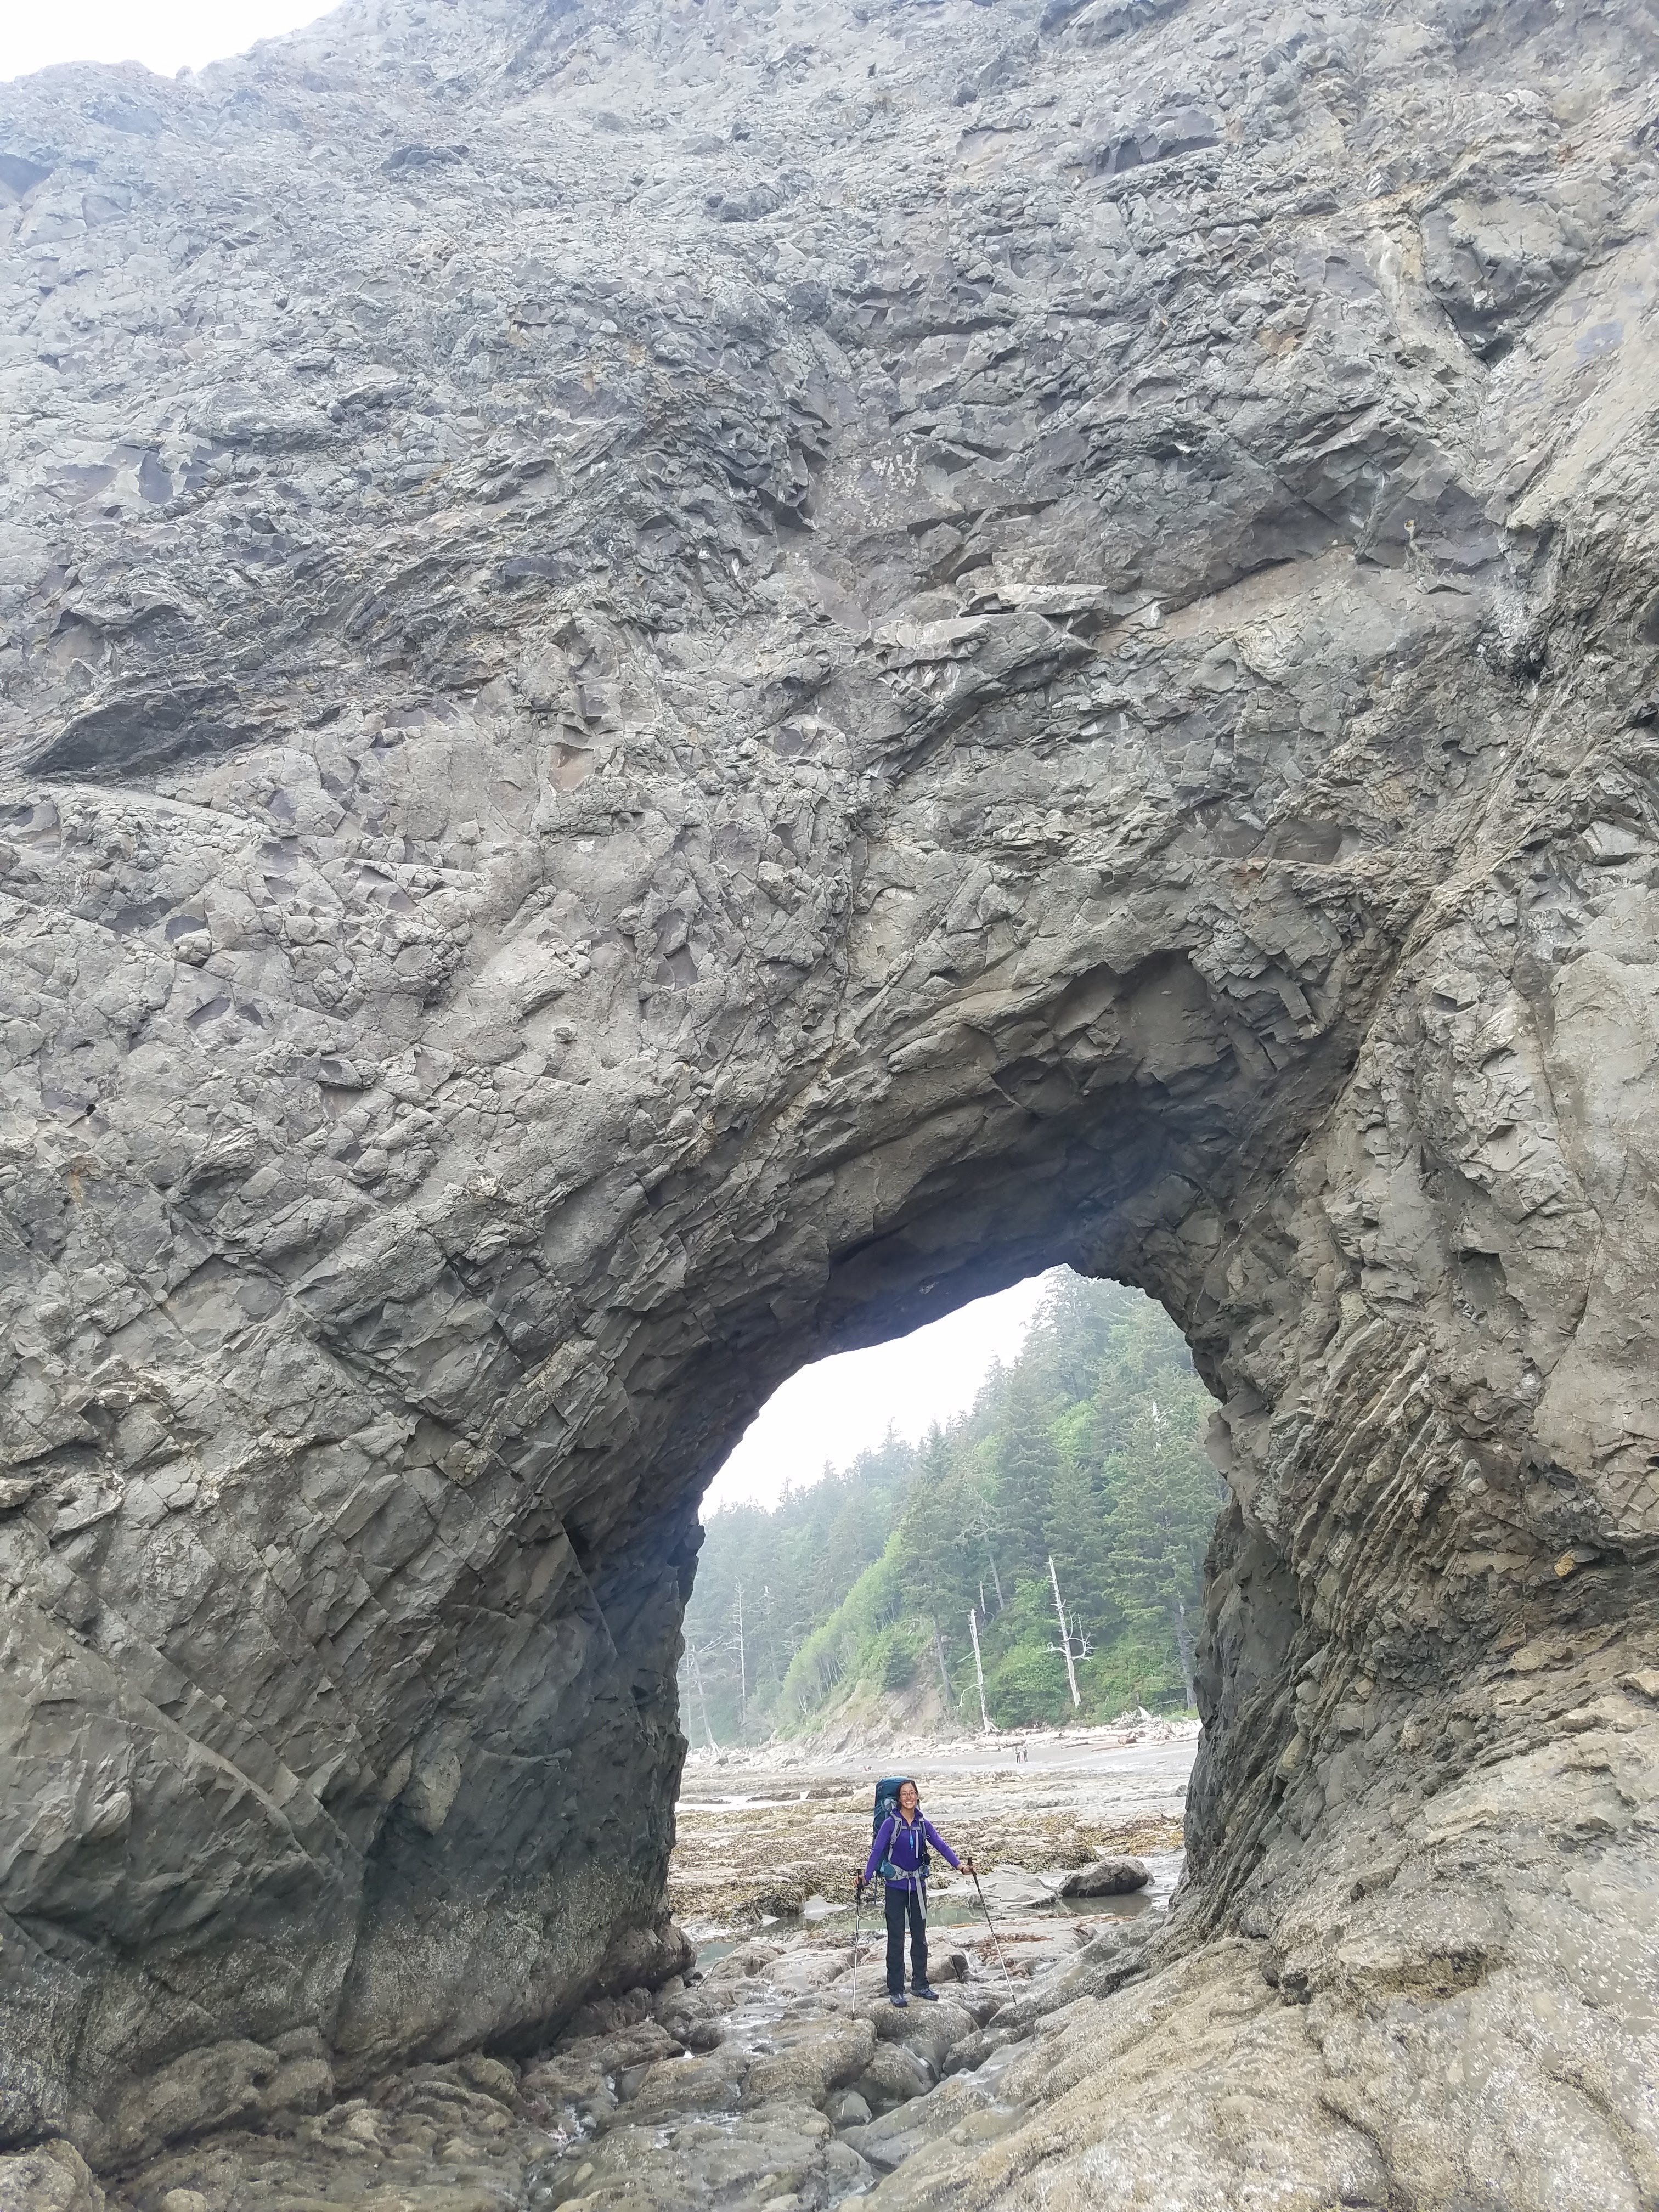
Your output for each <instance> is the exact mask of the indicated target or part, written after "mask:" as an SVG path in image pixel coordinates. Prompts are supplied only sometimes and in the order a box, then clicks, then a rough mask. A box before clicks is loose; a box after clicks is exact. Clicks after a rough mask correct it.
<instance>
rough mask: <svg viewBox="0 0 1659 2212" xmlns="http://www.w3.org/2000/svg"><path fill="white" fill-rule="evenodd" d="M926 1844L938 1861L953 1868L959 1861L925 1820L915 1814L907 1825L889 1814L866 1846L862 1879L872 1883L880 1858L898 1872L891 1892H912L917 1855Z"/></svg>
mask: <svg viewBox="0 0 1659 2212" xmlns="http://www.w3.org/2000/svg"><path fill="white" fill-rule="evenodd" d="M927 1844H932V1845H933V1849H934V1850H936V1851H937V1852H938V1853H939V1856H940V1857H941V1858H945V1859H948V1860H949V1861H950V1863H951V1865H952V1866H953V1867H959V1866H960V1865H961V1864H962V1861H961V1860H960V1859H959V1858H958V1857H957V1855H956V1853H955V1852H954V1851H953V1850H951V1846H950V1845H949V1844H947V1843H946V1842H945V1838H944V1837H943V1836H941V1835H940V1833H939V1830H938V1829H937V1828H936V1827H935V1826H933V1822H932V1821H931V1820H924V1819H923V1818H922V1816H921V1813H920V1812H918V1813H917V1814H916V1817H915V1820H910V1821H907V1820H905V1819H904V1818H903V1816H902V1814H898V1813H890V1814H888V1816H887V1818H886V1819H885V1820H884V1821H883V1822H882V1824H881V1826H880V1827H879V1828H878V1829H877V1831H876V1840H875V1842H874V1843H873V1844H871V1846H870V1863H869V1864H868V1865H867V1866H866V1868H865V1869H864V1879H865V1880H866V1881H873V1880H874V1879H875V1872H876V1869H877V1868H878V1866H879V1865H880V1864H881V1863H882V1861H883V1860H884V1858H890V1859H891V1861H892V1862H893V1864H894V1865H895V1866H896V1868H897V1869H898V1879H897V1880H896V1881H894V1882H893V1883H892V1884H891V1885H890V1887H893V1888H894V1889H914V1888H915V1886H916V1884H915V1875H916V1869H917V1868H918V1867H919V1866H920V1865H921V1854H922V1851H923V1850H924V1848H925V1846H926V1845H927Z"/></svg>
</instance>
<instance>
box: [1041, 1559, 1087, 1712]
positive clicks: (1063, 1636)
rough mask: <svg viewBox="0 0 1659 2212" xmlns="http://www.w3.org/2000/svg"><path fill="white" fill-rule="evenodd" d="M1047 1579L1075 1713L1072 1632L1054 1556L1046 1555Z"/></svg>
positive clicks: (1076, 1693) (1075, 1684)
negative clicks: (1052, 1594) (1057, 1621)
mask: <svg viewBox="0 0 1659 2212" xmlns="http://www.w3.org/2000/svg"><path fill="white" fill-rule="evenodd" d="M1048 1579H1049V1581H1050V1582H1051V1583H1053V1584H1054V1611H1055V1613H1057V1614H1058V1615H1059V1617H1060V1651H1061V1653H1062V1655H1063V1656H1064V1657H1065V1661H1066V1680H1067V1681H1068V1682H1069V1683H1070V1684H1071V1686H1072V1710H1073V1711H1074V1712H1075V1711H1076V1710H1077V1708H1078V1707H1079V1705H1081V1704H1082V1703H1083V1700H1082V1699H1081V1698H1080V1697H1079V1695H1078V1691H1077V1668H1076V1666H1075V1665H1074V1663H1073V1659H1072V1632H1071V1630H1070V1629H1069V1628H1067V1627H1066V1608H1065V1607H1064V1606H1063V1605H1062V1604H1061V1603H1060V1577H1059V1576H1058V1575H1057V1574H1056V1573H1055V1572H1054V1554H1053V1553H1049V1555H1048Z"/></svg>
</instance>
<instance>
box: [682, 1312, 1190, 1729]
mask: <svg viewBox="0 0 1659 2212" xmlns="http://www.w3.org/2000/svg"><path fill="white" fill-rule="evenodd" d="M1211 1410H1212V1400H1211V1399H1210V1397H1209V1396H1208V1395H1207V1393H1206V1391H1205V1389H1204V1388H1203V1385H1202V1384H1201V1383H1200V1382H1199V1380H1198V1377H1197V1376H1196V1375H1195V1374H1194V1371H1193V1365H1192V1360H1191V1358H1190V1356H1189V1355H1188V1350H1187V1346H1186V1344H1185V1342H1184V1341H1183V1340H1182V1336H1181V1334H1180V1333H1179V1331H1178V1330H1177V1329H1176V1328H1175V1326H1174V1324H1173V1323H1172V1322H1170V1319H1169V1318H1168V1316H1166V1315H1165V1314H1164V1312H1163V1311H1162V1310H1160V1309H1159V1308H1158V1307H1157V1306H1155V1305H1154V1304H1152V1301H1151V1300H1150V1299H1148V1298H1146V1297H1142V1296H1141V1295H1140V1294H1139V1292H1138V1291H1129V1290H1126V1289H1124V1288H1123V1287H1122V1286H1121V1285H1118V1284H1115V1283H1099V1282H1090V1281H1086V1280H1085V1279H1083V1278H1082V1277H1081V1276H1078V1275H1073V1274H1072V1273H1069V1272H1068V1271H1066V1270H1060V1271H1059V1272H1058V1273H1056V1274H1055V1275H1054V1277H1053V1278H1052V1279H1051V1281H1050V1283H1049V1285H1048V1290H1047V1291H1046V1293H1045V1296H1044V1299H1043V1303H1042V1307H1041V1308H1040V1309H1039V1311H1038V1314H1037V1317H1036V1321H1035V1322H1034V1323H1033V1325H1032V1327H1031V1329H1030V1334H1028V1336H1027V1338H1026V1340H1025V1343H1024V1348H1023V1350H1022V1351H1021V1352H1020V1355H1019V1357H1018V1358H1017V1359H1016V1360H1015V1361H1014V1362H1013V1364H1012V1365H1011V1366H1006V1367H1005V1366H997V1367H995V1368H994V1369H993V1370H992V1371H991V1373H990V1374H989V1375H988V1376H987V1378H986V1381H985V1383H984V1386H983V1388H982V1389H981V1391H980V1394H979V1396H978V1399H977V1400H976V1401H975V1405H974V1407H973V1408H972V1410H971V1411H970V1412H969V1413H965V1414H963V1416H962V1417H961V1418H960V1419H957V1420H955V1421H952V1422H951V1425H949V1426H948V1427H946V1428H943V1429H940V1428H935V1429H934V1430H933V1431H932V1433H931V1434H930V1435H929V1436H928V1437H927V1438H926V1439H925V1440H924V1441H923V1442H922V1443H921V1444H920V1445H912V1444H910V1443H906V1442H904V1441H903V1440H902V1438H900V1437H896V1436H892V1435H890V1436H889V1437H888V1440H887V1442H886V1443H884V1445H883V1446H882V1447H881V1449H879V1450H877V1451H871V1452H866V1453H863V1454H862V1455H860V1457H859V1458H858V1459H857V1460H856V1461H855V1462H854V1464H853V1465H852V1466H851V1467H850V1468H844V1469H841V1470H836V1469H833V1468H826V1469H825V1471H824V1474H823V1478H822V1480H819V1481H817V1482H815V1483H813V1484H812V1485H811V1486H810V1487H808V1488H806V1489H804V1490H793V1491H790V1492H787V1493H786V1495H785V1497H784V1498H783V1500H782V1502H781V1504H779V1505H777V1506H776V1507H775V1508H774V1509H772V1510H767V1509H765V1508H763V1507H761V1506H757V1505H740V1506H733V1507H730V1508H728V1509H726V1510H724V1511H722V1512H718V1513H715V1514H714V1515H713V1516H711V1517H710V1519H709V1522H708V1534H707V1537H706V1540H705V1542H704V1545H703V1549H702V1559H701V1561H700V1563H699V1565H698V1568H697V1580H696V1589H695V1591H694V1592H693V1595H692V1599H691V1603H690V1607H689V1609H688V1611H687V1613H686V1621H685V1633H686V1653H685V1658H684V1662H683V1663H682V1666H681V1670H680V1699H681V1706H680V1710H681V1714H682V1720H683V1725H684V1729H685V1730H686V1733H687V1735H689V1736H690V1739H691V1741H692V1742H693V1743H694V1744H702V1743H704V1742H708V1741H713V1742H715V1743H718V1744H731V1743H736V1742H742V1741H750V1742H753V1741H759V1740H761V1739H763V1738H764V1737H766V1736H768V1735H773V1734H786V1735H787V1734H796V1733H800V1732H803V1731H805V1730H807V1729H814V1728H817V1727H820V1726H823V1725H825V1724H826V1723H830V1722H832V1721H833V1720H834V1719H835V1717H836V1715H837V1714H838V1713H840V1712H842V1711H851V1710H853V1709H854V1708H855V1707H857V1706H859V1705H864V1706H866V1707H867V1706H871V1705H877V1704H883V1703H884V1704H887V1705H891V1706H892V1707H894V1708H895V1709H896V1710H901V1711H903V1712H905V1713H906V1714H907V1715H908V1716H910V1717H913V1718H914V1719H915V1721H916V1722H917V1723H920V1722H921V1720H922V1718H923V1717H926V1716H929V1715H930V1716H931V1717H932V1718H933V1721H934V1722H935V1723H939V1722H940V1720H941V1719H942V1720H943V1722H944V1723H945V1725H947V1726H949V1727H951V1728H952V1729H956V1728H963V1727H974V1728H976V1727H978V1726H979V1724H980V1699H979V1688H978V1681H977V1677H976V1674H975V1659H974V1648H973V1638H974V1635H975V1632H976V1633H977V1636H978V1639H979V1644H980V1655H981V1664H982V1667H983V1671H984V1679H985V1702H986V1706H987V1711H988V1713H989V1717H990V1719H991V1720H992V1722H993V1723H994V1724H995V1725H997V1726H999V1727H1003V1728H1011V1727H1015V1726H1018V1725H1019V1724H1021V1723H1030V1722H1036V1721H1058V1720H1060V1719H1063V1718H1066V1717H1073V1716H1075V1717H1079V1718H1082V1719H1085V1720H1103V1719H1109V1718H1110V1717H1112V1716H1114V1715H1115V1714H1117V1713H1119V1712H1121V1711H1124V1710H1125V1709H1126V1708H1129V1707H1133V1706H1135V1705H1146V1706H1149V1707H1152V1708H1153V1709H1155V1710H1162V1711H1174V1710H1178V1709H1180V1708H1182V1707H1185V1706H1188V1705H1191V1703H1192V1697H1193V1687H1192V1663H1193V1643H1194V1633H1195V1630H1196V1626H1197V1620H1198V1607H1199V1575H1200V1566H1201V1564H1202V1561H1203V1557H1204V1551H1205V1547H1206V1544H1207V1543H1208V1541H1209V1538H1210V1532H1211V1529H1212V1527H1213V1526H1214V1522H1215V1517H1216V1514H1217V1511H1218V1508H1219V1506H1220V1504H1221V1498H1222V1486H1221V1483H1220V1481H1219V1480H1218V1476H1217V1475H1216V1474H1215V1471H1214V1469H1213V1468H1212V1466H1211V1465H1210V1462H1209V1461H1208V1460H1207V1459H1206V1456H1205V1454H1204V1450H1203V1441H1202V1440H1203V1435H1204V1428H1205V1424H1206V1420H1207V1419H1208V1416H1209V1413H1210V1412H1211ZM1051 1561H1052V1563H1053V1565H1052V1568H1051V1566H1050V1562H1051ZM1056 1583H1057V1584H1058V1591H1059V1598H1060V1603H1061V1604H1062V1605H1063V1607H1064V1612H1065V1624H1066V1625H1065V1632H1064V1640H1063V1641H1062V1633H1061V1627H1060V1613H1059V1608H1058V1607H1057V1605H1056V1589H1055V1585H1056ZM970 1615H971V1623H970ZM1066 1644H1069V1646H1070V1655H1071V1659H1072V1665H1073V1669H1074V1671H1075V1674H1076V1680H1077V1690H1078V1697H1079V1705H1075V1706H1074V1705H1073V1699H1072V1692H1071V1688H1070V1686H1069V1683H1068V1680H1067V1670H1066Z"/></svg>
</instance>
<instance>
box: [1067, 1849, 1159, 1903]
mask: <svg viewBox="0 0 1659 2212" xmlns="http://www.w3.org/2000/svg"><path fill="white" fill-rule="evenodd" d="M1151 1880H1152V1869H1151V1868H1150V1867H1149V1866H1148V1865H1147V1863H1146V1860H1145V1859H1134V1858H1103V1859H1094V1860H1092V1861H1091V1863H1090V1864H1089V1865H1087V1866H1085V1867H1079V1868H1077V1869H1075V1870H1074V1871H1073V1873H1071V1874H1068V1875H1066V1879H1065V1880H1064V1881H1062V1882H1061V1883H1060V1895H1061V1896H1062V1897H1127V1896H1129V1895H1131V1894H1132V1893H1133V1892H1134V1891H1135V1890H1138V1889H1145V1888H1146V1885H1147V1883H1148V1882H1149V1881H1151Z"/></svg>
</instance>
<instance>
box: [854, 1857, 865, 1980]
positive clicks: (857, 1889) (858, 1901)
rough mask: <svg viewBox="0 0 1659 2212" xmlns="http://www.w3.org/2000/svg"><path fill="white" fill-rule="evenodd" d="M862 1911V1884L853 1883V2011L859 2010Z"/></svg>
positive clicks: (858, 1882)
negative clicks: (860, 1915)
mask: <svg viewBox="0 0 1659 2212" xmlns="http://www.w3.org/2000/svg"><path fill="white" fill-rule="evenodd" d="M863 1909H864V1884H863V1883H862V1882H861V1881H858V1880H857V1879H856V1878H855V1879H854V1883H853V2009H854V2012H856V2011H857V2010H858V2008H859V1914H860V1912H861V1911H863Z"/></svg>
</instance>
